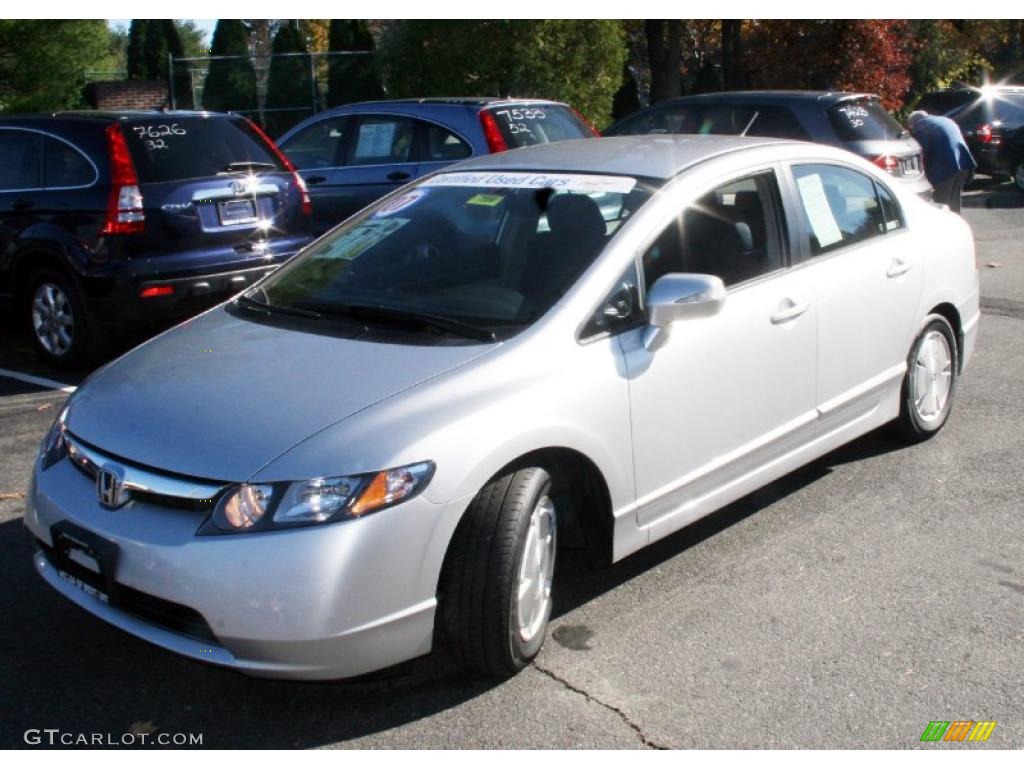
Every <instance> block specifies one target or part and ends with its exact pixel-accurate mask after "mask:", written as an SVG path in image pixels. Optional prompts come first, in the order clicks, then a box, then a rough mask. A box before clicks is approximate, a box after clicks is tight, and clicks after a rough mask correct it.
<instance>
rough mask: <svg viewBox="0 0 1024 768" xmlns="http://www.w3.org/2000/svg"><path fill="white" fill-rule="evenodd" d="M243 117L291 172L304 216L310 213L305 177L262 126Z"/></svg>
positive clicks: (311, 207) (311, 211) (310, 203)
mask: <svg viewBox="0 0 1024 768" xmlns="http://www.w3.org/2000/svg"><path fill="white" fill-rule="evenodd" d="M243 119H244V120H245V122H247V123H248V124H249V127H250V128H252V129H253V131H255V132H256V135H257V136H259V137H260V138H261V139H263V141H265V142H266V143H267V147H268V148H269V149H270V151H271V152H273V153H274V157H276V158H277V160H278V162H279V163H281V165H282V166H284V169H285V170H286V171H288V172H289V173H291V175H292V181H293V182H294V183H295V186H296V187H298V190H299V194H300V195H302V212H303V213H304V214H305V215H306V216H310V215H312V213H313V201H312V200H311V199H310V197H309V189H308V188H307V187H306V181H305V179H303V178H302V177H301V176H299V172H298V170H297V169H296V168H295V166H294V165H293V164H292V161H291V160H289V159H288V156H287V155H285V153H284V152H282V151H281V149H280V148H279V147H278V146H277V144H275V143H274V140H273V139H271V138H270V137H269V136H267V134H266V132H265V131H264V130H263V129H262V128H260V127H259V126H258V125H256V123H254V122H253V121H252V120H250V119H249V118H247V117H246V118H243Z"/></svg>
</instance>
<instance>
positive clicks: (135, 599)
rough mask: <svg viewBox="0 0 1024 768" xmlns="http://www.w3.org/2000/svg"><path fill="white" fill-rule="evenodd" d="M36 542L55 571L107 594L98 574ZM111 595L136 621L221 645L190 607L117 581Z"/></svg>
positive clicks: (120, 608) (43, 543)
mask: <svg viewBox="0 0 1024 768" xmlns="http://www.w3.org/2000/svg"><path fill="white" fill-rule="evenodd" d="M36 543H37V544H38V545H39V548H40V549H41V550H42V552H43V554H44V555H46V559H47V560H48V561H49V563H50V565H52V566H53V567H54V568H56V569H58V570H61V571H65V572H67V573H69V574H70V575H72V576H74V577H75V578H77V579H80V580H81V581H83V582H84V583H86V584H88V585H89V586H90V587H92V588H93V589H96V590H99V591H100V592H103V593H104V594H106V593H107V590H108V586H107V584H106V582H105V581H104V580H103V579H101V578H100V576H99V574H97V573H94V572H93V571H90V570H89V569H88V568H84V567H83V566H81V565H79V564H78V563H76V562H74V561H73V560H68V559H66V558H59V557H58V556H57V553H56V552H54V550H53V547H51V546H49V545H48V544H47V543H46V542H44V541H42V540H41V539H36ZM112 592H113V594H110V595H108V598H109V600H110V605H112V606H114V607H116V608H118V609H119V610H122V611H124V612H125V613H128V614H131V615H132V616H134V617H135V618H137V619H141V620H142V621H145V622H148V623H150V624H155V625H156V626H158V627H160V628H162V629H166V630H170V631H171V632H177V633H178V634H179V635H186V636H188V637H191V638H193V639H195V640H202V641H203V642H207V643H212V644H214V645H219V644H220V641H218V640H217V636H216V635H214V634H213V630H212V629H210V625H209V624H208V623H207V621H206V619H204V618H203V615H202V614H201V613H199V612H198V611H196V610H193V609H192V608H189V607H188V606H185V605H180V604H179V603H174V602H171V601H170V600H164V599H163V598H160V597H155V596H153V595H148V594H146V593H145V592H140V591H139V590H137V589H132V588H131V587H128V586H125V585H124V584H120V583H118V582H114V589H113V590H112Z"/></svg>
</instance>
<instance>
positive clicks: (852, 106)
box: [828, 99, 904, 141]
mask: <svg viewBox="0 0 1024 768" xmlns="http://www.w3.org/2000/svg"><path fill="white" fill-rule="evenodd" d="M828 119H829V122H830V123H832V127H833V128H834V129H835V132H836V134H837V135H838V136H839V138H840V139H842V140H843V141H879V140H885V141H888V140H891V139H898V138H900V137H901V136H902V135H903V133H904V131H903V127H902V126H901V125H900V124H899V123H897V122H896V121H895V120H894V119H893V117H892V115H890V114H889V113H888V112H886V111H885V108H884V107H883V106H882V105H881V104H879V103H878V101H877V100H875V99H857V100H851V101H843V102H841V103H839V104H836V105H835V106H832V107H829V109H828Z"/></svg>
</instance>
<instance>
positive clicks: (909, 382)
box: [896, 315, 959, 443]
mask: <svg viewBox="0 0 1024 768" xmlns="http://www.w3.org/2000/svg"><path fill="white" fill-rule="evenodd" d="M933 333H940V334H942V336H943V337H944V338H945V340H946V346H947V348H948V352H949V377H950V378H949V393H948V395H947V396H946V398H945V402H944V403H943V404H942V406H941V409H939V410H938V411H935V413H934V415H930V416H929V417H925V416H923V415H922V413H921V411H920V409H919V408H918V406H917V402H916V401H917V399H918V397H917V396H918V394H919V393H918V392H917V385H916V384H915V375H916V374H917V367H918V366H917V361H918V356H919V354H920V353H921V348H922V346H923V345H924V343H925V340H926V339H929V338H930V337H931V335H932V334H933ZM958 369H959V350H958V349H957V345H956V334H955V333H954V332H953V328H952V326H950V324H949V321H948V320H946V318H944V317H943V316H942V315H929V316H928V318H927V320H926V323H925V326H924V328H923V329H922V330H921V333H920V334H918V336H917V338H916V339H915V340H914V343H913V345H911V348H910V354H909V355H908V356H907V372H906V374H905V375H904V377H903V388H902V390H901V393H900V415H899V417H898V418H897V420H896V425H897V427H898V428H899V431H900V434H901V435H902V436H903V438H904V439H905V440H907V441H908V442H911V443H920V442H922V441H924V440H927V439H928V438H930V437H932V436H934V435H935V434H937V433H938V432H939V430H940V429H942V427H943V425H944V424H945V423H946V420H947V419H948V418H949V414H950V411H952V409H953V400H954V396H955V395H956V384H957V371H958ZM925 375H927V374H925Z"/></svg>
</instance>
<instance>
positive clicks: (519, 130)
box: [480, 101, 599, 152]
mask: <svg viewBox="0 0 1024 768" xmlns="http://www.w3.org/2000/svg"><path fill="white" fill-rule="evenodd" d="M480 124H481V125H482V126H483V129H484V136H485V138H486V139H487V146H488V148H489V149H490V150H491V152H503V151H505V150H506V149H519V148H520V147H532V146H534V145H535V144H547V143H549V142H552V141H566V140H568V139H590V138H594V137H595V136H598V135H599V134H598V133H597V131H596V130H594V127H593V126H592V125H590V124H589V123H588V122H587V121H586V120H585V119H584V118H583V117H582V115H580V114H579V113H578V112H577V111H576V110H574V109H572V108H571V107H569V106H567V105H565V104H557V103H552V102H549V101H516V102H501V103H498V104H491V105H490V106H487V107H484V108H483V109H482V110H480Z"/></svg>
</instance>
